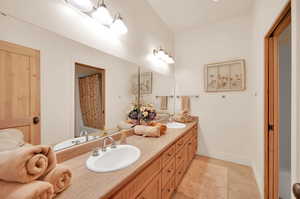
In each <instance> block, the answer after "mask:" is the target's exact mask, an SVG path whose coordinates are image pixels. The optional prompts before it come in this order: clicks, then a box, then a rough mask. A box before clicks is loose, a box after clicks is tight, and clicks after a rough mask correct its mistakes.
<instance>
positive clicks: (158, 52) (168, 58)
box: [153, 48, 175, 64]
mask: <svg viewBox="0 0 300 199" xmlns="http://www.w3.org/2000/svg"><path fill="white" fill-rule="evenodd" d="M153 55H154V56H155V57H157V59H159V60H162V61H163V62H165V63H167V64H174V63H175V61H174V58H173V57H172V56H171V55H169V54H168V53H166V52H165V51H164V50H163V49H162V48H159V49H158V50H157V49H154V50H153Z"/></svg>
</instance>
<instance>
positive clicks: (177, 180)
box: [175, 163, 185, 187]
mask: <svg viewBox="0 0 300 199" xmlns="http://www.w3.org/2000/svg"><path fill="white" fill-rule="evenodd" d="M184 172H185V164H184V163H183V164H181V165H179V166H178V167H176V173H175V187H178V185H179V183H180V182H181V179H182V177H183V175H184Z"/></svg>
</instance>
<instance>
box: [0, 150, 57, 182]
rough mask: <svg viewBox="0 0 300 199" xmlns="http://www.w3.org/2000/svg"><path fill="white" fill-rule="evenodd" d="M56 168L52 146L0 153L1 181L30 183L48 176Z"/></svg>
mask: <svg viewBox="0 0 300 199" xmlns="http://www.w3.org/2000/svg"><path fill="white" fill-rule="evenodd" d="M55 166H56V155H55V153H54V151H53V150H52V148H51V147H50V146H31V145H30V146H24V147H21V148H18V149H16V150H11V151H3V152H0V180H4V181H7V182H20V183H28V182H32V181H33V180H36V179H38V178H40V177H41V176H43V175H46V174H47V173H48V172H50V171H51V170H52V169H53V168H54V167H55Z"/></svg>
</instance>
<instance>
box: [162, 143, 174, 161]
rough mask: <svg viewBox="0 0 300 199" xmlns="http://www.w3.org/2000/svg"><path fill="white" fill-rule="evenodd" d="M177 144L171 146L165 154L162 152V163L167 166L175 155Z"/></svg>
mask: <svg viewBox="0 0 300 199" xmlns="http://www.w3.org/2000/svg"><path fill="white" fill-rule="evenodd" d="M175 150H176V147H175V144H173V145H172V146H170V147H169V148H168V149H167V150H166V151H165V152H164V153H163V154H162V164H163V166H165V165H166V164H167V163H168V162H169V161H170V160H171V159H172V158H173V157H174V156H175Z"/></svg>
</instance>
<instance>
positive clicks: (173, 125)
mask: <svg viewBox="0 0 300 199" xmlns="http://www.w3.org/2000/svg"><path fill="white" fill-rule="evenodd" d="M167 127H168V128H170V129H182V128H185V127H186V125H185V124H183V123H179V122H169V123H167Z"/></svg>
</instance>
